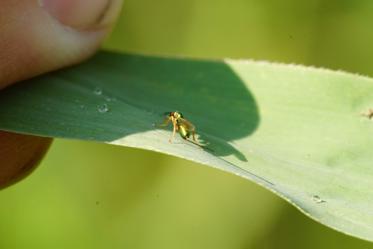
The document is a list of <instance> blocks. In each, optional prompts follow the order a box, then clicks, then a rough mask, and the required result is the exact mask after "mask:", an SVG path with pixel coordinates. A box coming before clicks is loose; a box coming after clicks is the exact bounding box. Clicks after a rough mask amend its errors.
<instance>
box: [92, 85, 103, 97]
mask: <svg viewBox="0 0 373 249" xmlns="http://www.w3.org/2000/svg"><path fill="white" fill-rule="evenodd" d="M93 92H94V93H95V94H96V95H101V94H102V89H101V88H99V87H96V88H95V90H94V91H93Z"/></svg>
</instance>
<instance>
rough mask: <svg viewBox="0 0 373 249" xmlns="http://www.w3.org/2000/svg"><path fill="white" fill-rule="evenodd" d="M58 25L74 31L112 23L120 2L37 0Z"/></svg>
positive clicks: (117, 0) (113, 0)
mask: <svg viewBox="0 0 373 249" xmlns="http://www.w3.org/2000/svg"><path fill="white" fill-rule="evenodd" d="M39 3H40V5H41V6H42V7H43V8H44V9H45V10H47V11H48V12H49V14H50V15H52V16H53V17H54V18H56V19H57V20H58V21H59V22H60V23H62V24H64V25H66V26H70V27H72V28H74V29H78V30H85V29H94V28H99V27H101V26H105V25H110V24H111V23H113V22H114V21H115V19H116V17H117V15H118V14H119V11H120V7H121V3H122V0H39Z"/></svg>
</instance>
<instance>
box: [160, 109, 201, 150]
mask: <svg viewBox="0 0 373 249" xmlns="http://www.w3.org/2000/svg"><path fill="white" fill-rule="evenodd" d="M165 115H167V117H166V119H165V121H164V123H163V124H161V126H167V125H168V124H169V123H170V122H172V126H173V131H172V135H171V137H170V139H169V140H168V141H169V142H170V143H172V139H173V138H174V137H175V134H176V132H179V134H180V136H181V137H182V138H183V139H185V140H188V138H190V136H192V139H193V141H192V140H188V141H190V142H192V143H194V144H196V145H198V146H203V145H202V144H200V143H199V142H198V141H197V139H196V127H195V126H194V125H193V124H192V123H191V122H189V121H188V120H186V119H185V118H184V117H183V114H181V113H180V112H177V111H175V112H166V113H165Z"/></svg>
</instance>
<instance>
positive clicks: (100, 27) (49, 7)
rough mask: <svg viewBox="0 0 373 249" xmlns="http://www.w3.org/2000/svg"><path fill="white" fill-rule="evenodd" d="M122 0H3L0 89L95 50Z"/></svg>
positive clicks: (73, 62)
mask: <svg viewBox="0 0 373 249" xmlns="http://www.w3.org/2000/svg"><path fill="white" fill-rule="evenodd" d="M120 6H121V0H32V1H30V0H17V1H13V0H4V1H0V33H1V36H0V89H1V88H4V87H5V86H7V85H9V84H11V83H13V82H15V81H19V80H23V79H26V78H29V77H32V76H35V75H38V74H42V73H45V72H47V71H51V70H55V69H57V68H61V67H64V66H67V65H71V64H75V63H77V62H80V61H81V60H83V59H85V58H87V57H88V56H90V55H91V54H93V53H94V52H95V51H96V50H97V48H98V47H99V45H100V43H101V41H102V40H103V39H104V37H105V35H106V34H107V33H108V32H109V31H110V29H111V26H112V24H113V23H114V21H115V19H116V16H117V14H118V13H119V11H120Z"/></svg>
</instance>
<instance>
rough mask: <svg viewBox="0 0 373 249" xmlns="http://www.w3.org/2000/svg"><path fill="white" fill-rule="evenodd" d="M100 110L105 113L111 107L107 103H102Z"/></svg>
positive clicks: (98, 108)
mask: <svg viewBox="0 0 373 249" xmlns="http://www.w3.org/2000/svg"><path fill="white" fill-rule="evenodd" d="M97 110H98V112H100V113H105V112H108V111H109V107H108V105H107V104H102V105H99V106H98V107H97Z"/></svg>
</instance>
